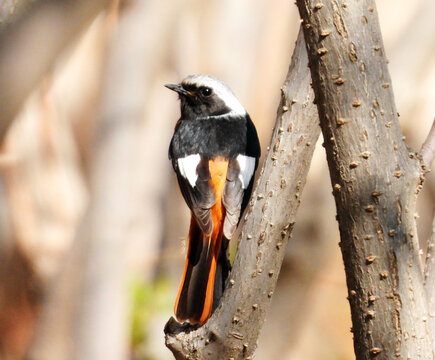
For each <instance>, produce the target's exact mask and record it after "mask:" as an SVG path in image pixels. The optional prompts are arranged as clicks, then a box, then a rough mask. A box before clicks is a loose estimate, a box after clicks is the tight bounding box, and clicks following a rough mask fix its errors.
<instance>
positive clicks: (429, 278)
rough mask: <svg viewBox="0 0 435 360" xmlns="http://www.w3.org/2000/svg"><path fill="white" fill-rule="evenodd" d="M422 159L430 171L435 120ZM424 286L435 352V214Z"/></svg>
mask: <svg viewBox="0 0 435 360" xmlns="http://www.w3.org/2000/svg"><path fill="white" fill-rule="evenodd" d="M420 155H421V160H422V162H423V167H424V170H425V171H430V168H431V166H432V162H433V160H434V157H435V120H434V122H433V124H432V127H431V128H430V130H429V134H428V136H427V138H426V140H425V142H424V143H423V146H422V147H421V149H420ZM424 286H425V288H426V296H427V305H428V312H429V320H428V322H429V328H430V332H431V335H432V349H433V351H434V353H435V216H434V219H433V221H432V234H431V236H430V238H429V240H428V244H427V252H426V263H425V269H424Z"/></svg>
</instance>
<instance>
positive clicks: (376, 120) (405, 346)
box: [297, 0, 433, 360]
mask: <svg viewBox="0 0 435 360" xmlns="http://www.w3.org/2000/svg"><path fill="white" fill-rule="evenodd" d="M297 5H298V8H299V11H300V14H301V17H302V19H303V28H304V35H305V40H306V44H307V50H308V57H309V61H310V68H311V74H312V79H313V88H314V92H315V94H316V102H317V106H318V110H319V116H320V123H321V127H322V132H323V136H324V138H325V139H326V140H325V148H326V153H327V158H328V164H329V169H330V175H331V182H332V186H333V190H334V192H333V193H334V195H335V201H336V206H337V213H338V216H337V218H338V221H339V227H340V235H341V250H342V252H343V259H344V263H345V270H346V277H347V285H348V290H349V302H350V306H351V312H352V321H353V333H354V346H355V354H356V357H357V359H358V360H362V359H372V358H373V357H375V356H378V357H379V358H381V359H397V358H399V357H400V358H412V359H431V358H432V356H433V354H432V347H431V341H430V336H428V335H429V330H428V326H427V304H426V301H425V293H424V288H423V278H422V268H421V263H420V259H419V256H418V241H417V231H416V225H415V219H414V213H415V202H416V193H417V192H418V189H419V184H420V181H421V179H420V176H421V168H420V162H419V160H418V159H417V156H416V154H415V153H413V152H411V151H410V150H409V149H407V147H406V146H405V144H404V142H403V139H402V134H401V132H400V128H399V123H398V119H397V111H396V108H395V104H394V98H393V93H392V88H391V79H390V76H389V73H388V70H387V65H386V58H385V54H384V49H383V44H382V37H381V32H380V28H379V23H378V18H377V12H376V6H375V3H374V1H371V0H364V1H359V2H348V3H346V4H344V3H343V4H342V3H338V2H336V1H332V2H328V3H318V2H317V1H311V0H298V1H297Z"/></svg>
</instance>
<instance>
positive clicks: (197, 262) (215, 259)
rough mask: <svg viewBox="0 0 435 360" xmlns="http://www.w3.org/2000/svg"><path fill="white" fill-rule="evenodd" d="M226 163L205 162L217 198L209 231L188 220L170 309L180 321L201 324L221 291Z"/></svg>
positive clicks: (225, 264)
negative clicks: (179, 276)
mask: <svg viewBox="0 0 435 360" xmlns="http://www.w3.org/2000/svg"><path fill="white" fill-rule="evenodd" d="M227 166H228V161H226V160H224V159H216V160H211V161H210V162H209V169H210V175H211V181H210V186H212V187H213V190H214V193H215V197H216V199H217V201H216V204H215V205H214V206H213V207H212V208H211V209H210V211H211V216H212V219H213V232H212V233H211V234H210V235H206V234H204V233H202V231H201V229H200V228H199V226H198V224H197V222H196V220H195V218H194V216H192V219H191V222H190V231H189V238H188V241H189V247H188V250H187V259H186V264H185V266H184V273H183V277H182V280H181V284H180V288H179V290H178V295H177V300H176V301H175V310H174V312H175V316H176V317H177V319H178V321H180V322H182V321H188V322H190V323H191V324H204V323H205V322H206V321H207V319H208V318H209V317H210V315H211V313H212V310H214V308H216V306H217V304H218V301H219V298H220V297H221V295H222V292H223V286H224V282H225V280H226V277H227V275H228V271H229V265H228V260H227V258H226V247H227V243H228V240H226V239H225V238H224V239H222V228H223V221H224V217H225V208H224V206H223V204H222V192H223V188H224V184H225V179H226V172H227ZM222 241H223V242H224V244H222Z"/></svg>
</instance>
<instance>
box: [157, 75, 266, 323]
mask: <svg viewBox="0 0 435 360" xmlns="http://www.w3.org/2000/svg"><path fill="white" fill-rule="evenodd" d="M165 86H166V87H167V88H169V89H170V90H173V91H175V92H176V93H177V94H178V96H179V100H180V110H181V117H180V119H179V120H178V121H177V123H176V125H175V130H174V134H173V137H172V139H171V142H170V145H169V159H170V161H171V162H172V166H173V169H174V171H175V173H176V177H177V180H178V185H179V188H180V190H181V194H182V196H183V197H184V200H185V202H186V203H187V205H188V207H189V209H190V212H191V220H190V228H189V234H188V238H187V243H188V245H187V255H186V262H185V266H184V271H183V275H182V279H181V283H180V286H179V290H178V294H177V297H176V301H175V306H174V313H175V316H176V318H177V321H179V322H181V323H184V322H187V323H190V324H191V325H203V324H204V323H205V322H206V321H207V320H208V319H209V317H210V316H211V314H212V312H213V311H214V310H215V309H216V308H217V306H218V303H219V299H220V297H221V296H222V293H223V290H224V287H225V281H226V279H227V277H228V274H229V271H230V263H229V260H228V257H227V248H228V243H229V240H230V239H231V237H232V236H233V234H234V232H235V230H236V228H237V225H238V223H239V220H240V217H241V215H242V214H243V211H244V209H245V208H246V206H247V204H248V202H249V198H250V195H251V192H252V187H253V182H254V173H255V170H256V169H257V167H258V161H259V158H260V153H261V150H260V143H259V140H258V135H257V130H256V128H255V125H254V123H253V122H252V120H251V118H250V116H249V115H248V113H247V112H246V110H245V108H244V107H243V106H242V105H241V103H240V102H239V100H238V99H237V98H236V96H235V95H234V94H233V92H232V91H231V89H230V88H229V87H228V86H227V85H226V84H224V83H223V82H221V81H220V80H218V79H216V78H214V77H211V76H209V75H203V74H198V75H190V76H188V77H186V78H185V79H183V80H182V82H181V83H179V84H166V85H165Z"/></svg>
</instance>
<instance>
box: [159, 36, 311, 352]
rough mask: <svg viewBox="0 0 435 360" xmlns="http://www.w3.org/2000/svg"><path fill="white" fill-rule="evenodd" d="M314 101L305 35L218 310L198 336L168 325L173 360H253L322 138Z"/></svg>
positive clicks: (174, 324)
mask: <svg viewBox="0 0 435 360" xmlns="http://www.w3.org/2000/svg"><path fill="white" fill-rule="evenodd" d="M312 102H313V94H312V90H311V88H310V75H309V72H308V69H307V58H306V52H305V49H304V42H303V38H302V34H301V33H300V34H299V37H298V41H297V42H296V47H295V51H294V53H293V57H292V62H291V65H290V68H289V72H288V75H287V78H286V81H285V83H284V86H283V87H282V98H281V104H280V106H279V109H278V115H277V120H276V125H275V130H274V133H273V136H272V140H271V145H270V149H271V150H270V151H269V153H268V154H267V157H266V160H265V164H264V166H263V169H262V171H261V174H260V178H259V180H258V183H257V187H256V190H255V192H254V194H253V197H252V199H251V205H250V207H249V210H248V211H247V213H246V215H245V218H244V219H243V220H242V222H241V227H240V229H239V230H240V231H239V236H238V238H239V239H240V243H239V248H238V251H237V255H236V259H235V261H234V266H233V270H232V272H231V275H230V280H229V282H228V283H227V288H226V290H225V293H224V295H223V297H222V299H221V304H220V305H219V307H218V308H217V310H216V311H215V312H214V314H213V315H212V317H211V318H210V319H209V321H208V322H207V323H206V324H205V325H204V326H202V327H201V328H199V329H197V330H193V329H192V328H186V327H185V326H183V325H180V324H178V323H177V322H176V321H175V320H174V319H173V318H171V319H170V320H169V322H168V324H167V326H166V328H165V332H166V345H167V346H168V347H169V349H170V350H171V351H172V352H173V354H174V356H175V358H176V359H229V358H233V359H235V360H236V359H248V358H251V357H252V356H253V353H254V351H255V348H256V341H257V338H258V335H259V332H260V330H261V327H262V325H263V322H264V319H265V316H266V312H267V309H268V307H269V304H270V299H271V297H272V294H273V291H274V289H275V285H276V281H277V278H278V273H279V270H280V268H281V264H282V260H283V257H284V253H285V246H286V244H287V241H288V239H289V237H290V235H291V232H292V228H293V225H294V221H295V214H296V211H297V209H298V206H299V202H300V200H299V198H300V195H301V192H302V190H303V187H304V184H305V179H306V175H307V173H308V169H309V165H310V162H311V157H312V155H313V151H314V145H315V143H316V141H317V138H318V136H319V132H320V131H319V127H318V117H317V113H316V110H315V107H314V106H313V104H312Z"/></svg>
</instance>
